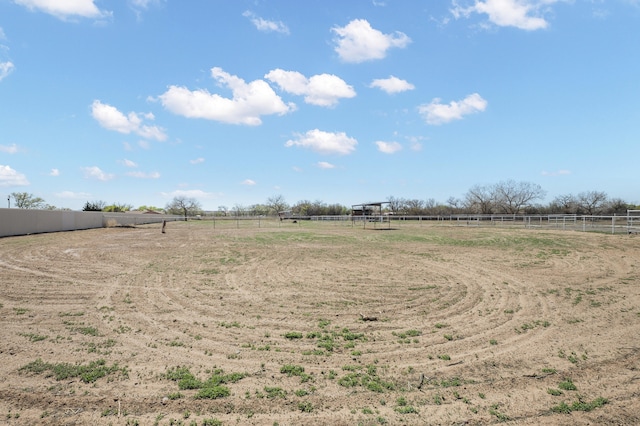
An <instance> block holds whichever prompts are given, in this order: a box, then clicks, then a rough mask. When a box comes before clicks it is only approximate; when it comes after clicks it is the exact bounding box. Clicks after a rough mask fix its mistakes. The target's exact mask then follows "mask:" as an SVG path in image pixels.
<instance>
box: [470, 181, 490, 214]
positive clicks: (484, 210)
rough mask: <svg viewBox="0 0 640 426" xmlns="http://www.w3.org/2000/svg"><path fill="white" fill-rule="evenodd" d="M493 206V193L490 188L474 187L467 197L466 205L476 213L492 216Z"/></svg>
mask: <svg viewBox="0 0 640 426" xmlns="http://www.w3.org/2000/svg"><path fill="white" fill-rule="evenodd" d="M493 204H494V203H493V192H492V190H491V187H489V186H483V185H474V186H472V187H471V189H469V191H467V193H466V195H465V205H466V207H467V208H468V209H469V210H471V211H473V212H474V213H480V214H490V213H491V212H492V211H493Z"/></svg>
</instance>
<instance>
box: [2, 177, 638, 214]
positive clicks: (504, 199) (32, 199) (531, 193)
mask: <svg viewBox="0 0 640 426" xmlns="http://www.w3.org/2000/svg"><path fill="white" fill-rule="evenodd" d="M546 194H547V192H546V191H545V190H544V189H543V188H542V187H541V186H540V185H538V184H535V183H531V182H516V181H514V180H507V181H501V182H498V183H494V184H490V185H474V186H472V187H471V188H469V190H468V191H467V192H466V193H465V194H464V196H463V197H462V198H456V197H449V198H448V199H447V200H446V202H438V201H436V200H435V199H433V198H427V199H418V198H402V197H395V196H388V197H387V198H386V199H385V201H384V209H383V212H384V213H387V214H393V215H408V216H445V215H454V214H578V215H613V214H626V212H627V210H632V209H640V205H634V204H631V203H629V202H627V201H625V200H623V199H620V198H610V197H609V196H608V195H607V193H606V192H603V191H585V192H580V193H578V194H563V195H559V196H557V197H555V198H554V199H553V200H552V201H551V202H549V203H547V204H542V203H541V201H542V200H543V199H544V197H545V196H546ZM11 199H13V200H14V207H16V208H22V209H49V210H58V209H57V208H56V207H54V206H50V205H48V204H47V203H46V202H45V201H44V200H43V199H42V198H40V197H36V196H34V195H33V194H29V193H26V192H14V193H12V194H11V195H10V196H9V202H10V201H11ZM82 210H84V211H104V212H127V211H132V210H134V209H133V206H132V205H131V204H125V203H112V204H107V203H105V202H104V201H87V202H86V203H85V205H84V207H83V209H82ZM135 210H138V211H155V212H159V213H167V214H174V215H181V216H184V217H185V218H186V217H192V216H196V215H205V214H206V215H211V214H213V215H214V216H278V215H279V214H282V213H285V212H286V213H289V214H291V215H296V216H340V215H348V214H351V207H350V206H345V205H342V204H339V203H332V204H330V203H326V202H324V201H321V200H315V201H310V200H301V201H298V202H296V203H294V204H289V203H287V201H286V199H285V197H284V196H283V195H274V196H272V197H269V198H267V200H266V202H264V203H259V204H252V205H248V206H244V205H241V204H236V205H234V206H233V207H228V206H224V205H221V206H218V210H217V211H215V212H204V211H203V209H202V205H201V204H200V202H199V201H198V200H197V199H195V198H191V197H184V196H177V197H174V198H173V200H171V201H170V202H169V203H167V204H166V205H165V207H164V208H161V207H155V206H140V207H138V208H137V209H135Z"/></svg>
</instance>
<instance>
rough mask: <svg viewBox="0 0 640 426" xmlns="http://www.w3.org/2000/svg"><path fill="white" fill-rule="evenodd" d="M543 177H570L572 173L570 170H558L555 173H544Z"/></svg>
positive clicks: (544, 171)
mask: <svg viewBox="0 0 640 426" xmlns="http://www.w3.org/2000/svg"><path fill="white" fill-rule="evenodd" d="M541 174H542V176H564V175H570V174H571V172H570V171H569V170H558V171H555V172H548V171H546V170H543V171H542V173H541Z"/></svg>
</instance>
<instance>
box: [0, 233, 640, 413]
mask: <svg viewBox="0 0 640 426" xmlns="http://www.w3.org/2000/svg"><path fill="white" fill-rule="evenodd" d="M235 225H236V224H235V223H232V222H230V223H229V224H227V226H224V225H222V224H221V223H219V222H218V223H217V224H216V225H215V228H214V226H213V225H212V223H211V222H188V223H184V222H182V223H170V224H169V225H168V227H167V232H166V234H162V233H161V232H160V226H159V225H153V226H148V227H147V226H140V227H136V228H111V229H99V230H89V231H79V232H67V233H57V234H43V235H31V236H23V237H11V238H4V239H0V327H1V329H2V339H1V341H0V423H4V424H10V425H22V424H24V425H27V424H28V425H31V424H61V425H62V424H65V425H74V424H77V425H80V424H113V425H136V424H139V425H151V424H159V425H170V424H175V425H178V424H183V425H214V424H224V425H235V424H257V425H275V424H279V425H301V424H304V425H358V424H362V425H377V424H411V425H413V424H443V425H454V424H471V425H473V424H493V423H499V422H506V423H512V424H523V425H534V424H536V425H537V424H548V425H552V424H553V425H555V424H567V425H568V424H577V425H587V424H620V425H633V424H640V371H639V370H638V368H640V237H638V236H634V235H631V236H628V235H624V236H623V235H605V234H596V233H575V232H562V231H558V232H549V231H539V230H538V231H536V230H526V229H498V228H495V229H487V228H466V227H450V226H437V225H427V224H423V225H418V224H414V225H404V224H403V225H402V226H400V227H399V228H398V229H393V230H374V229H363V228H362V227H358V226H356V227H351V226H350V225H344V224H318V223H310V222H306V223H300V224H292V223H285V224H282V225H279V224H277V223H272V224H271V225H270V226H268V227H264V224H262V225H261V226H262V227H260V228H258V227H257V226H251V227H244V228H243V227H242V226H240V228H239V229H236V227H235Z"/></svg>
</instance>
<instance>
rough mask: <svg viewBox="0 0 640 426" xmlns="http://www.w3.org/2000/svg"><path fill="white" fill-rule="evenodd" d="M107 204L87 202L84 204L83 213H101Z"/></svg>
mask: <svg viewBox="0 0 640 426" xmlns="http://www.w3.org/2000/svg"><path fill="white" fill-rule="evenodd" d="M106 204H107V203H105V202H104V201H92V202H89V201H87V202H86V203H84V207H82V211H85V212H101V211H102V209H104V206H105V205H106Z"/></svg>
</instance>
